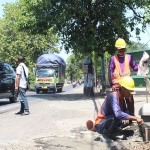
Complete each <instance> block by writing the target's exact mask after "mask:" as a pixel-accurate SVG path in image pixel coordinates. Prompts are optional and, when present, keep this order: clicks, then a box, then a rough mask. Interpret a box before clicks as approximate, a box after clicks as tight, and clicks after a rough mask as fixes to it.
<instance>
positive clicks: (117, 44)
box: [115, 38, 126, 49]
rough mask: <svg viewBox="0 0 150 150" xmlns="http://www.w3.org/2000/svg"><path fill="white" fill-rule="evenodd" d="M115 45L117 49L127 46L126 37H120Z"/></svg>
mask: <svg viewBox="0 0 150 150" xmlns="http://www.w3.org/2000/svg"><path fill="white" fill-rule="evenodd" d="M115 47H116V48H117V49H121V48H126V42H125V40H124V39H121V38H119V39H118V40H117V41H116V43H115Z"/></svg>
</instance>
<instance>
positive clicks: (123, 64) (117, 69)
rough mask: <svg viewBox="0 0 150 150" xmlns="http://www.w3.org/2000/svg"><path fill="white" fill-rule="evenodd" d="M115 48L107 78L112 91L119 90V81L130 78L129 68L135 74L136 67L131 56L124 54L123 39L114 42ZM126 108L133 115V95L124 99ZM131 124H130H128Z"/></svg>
mask: <svg viewBox="0 0 150 150" xmlns="http://www.w3.org/2000/svg"><path fill="white" fill-rule="evenodd" d="M115 47H116V50H117V52H118V53H117V54H116V55H114V56H112V57H111V58H110V62H109V70H108V78H109V83H110V86H111V87H112V91H116V90H118V89H119V86H120V85H119V81H120V79H122V78H123V77H124V76H131V71H130V67H131V68H132V69H133V70H134V71H135V72H137V71H138V65H137V64H136V63H135V61H134V60H133V58H132V56H131V55H129V54H125V51H126V42H125V41H124V39H121V38H119V39H118V40H116V43H115ZM126 103H127V107H128V110H129V114H130V115H134V99H133V95H131V96H130V97H129V98H126ZM130 123H131V122H130Z"/></svg>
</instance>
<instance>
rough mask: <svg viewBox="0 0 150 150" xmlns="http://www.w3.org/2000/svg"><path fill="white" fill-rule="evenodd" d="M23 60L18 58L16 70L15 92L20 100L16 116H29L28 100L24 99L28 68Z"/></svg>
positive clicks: (21, 57)
mask: <svg viewBox="0 0 150 150" xmlns="http://www.w3.org/2000/svg"><path fill="white" fill-rule="evenodd" d="M24 61H25V58H24V57H23V56H19V57H18V67H17V68H16V83H15V91H16V92H18V97H19V100H20V104H21V107H20V111H19V112H17V113H15V114H16V115H29V114H30V113H29V106H28V100H27V97H26V89H27V78H28V68H27V67H26V65H25V64H24Z"/></svg>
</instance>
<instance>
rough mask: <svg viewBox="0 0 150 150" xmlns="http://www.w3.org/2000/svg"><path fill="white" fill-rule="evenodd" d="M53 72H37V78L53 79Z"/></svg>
mask: <svg viewBox="0 0 150 150" xmlns="http://www.w3.org/2000/svg"><path fill="white" fill-rule="evenodd" d="M53 76H54V71H52V70H38V71H37V77H39V78H43V77H53Z"/></svg>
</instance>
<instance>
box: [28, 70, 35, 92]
mask: <svg viewBox="0 0 150 150" xmlns="http://www.w3.org/2000/svg"><path fill="white" fill-rule="evenodd" d="M29 81H30V87H31V88H32V89H33V88H34V86H35V73H34V72H33V71H29Z"/></svg>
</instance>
